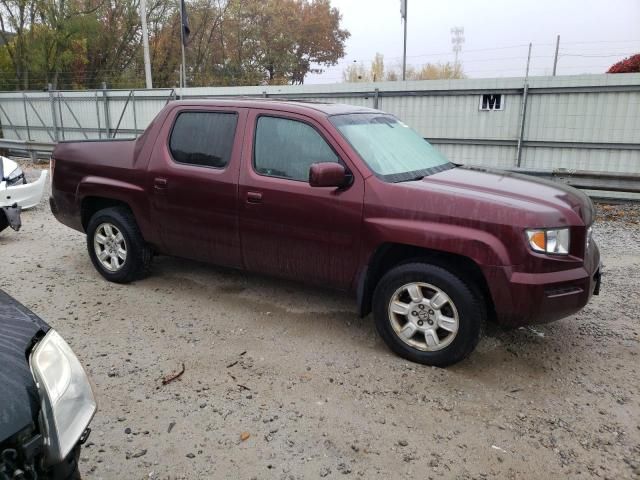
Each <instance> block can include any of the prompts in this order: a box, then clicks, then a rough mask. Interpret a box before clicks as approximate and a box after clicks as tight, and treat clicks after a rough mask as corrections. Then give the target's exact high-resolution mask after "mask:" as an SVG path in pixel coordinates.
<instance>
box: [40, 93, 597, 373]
mask: <svg viewBox="0 0 640 480" xmlns="http://www.w3.org/2000/svg"><path fill="white" fill-rule="evenodd" d="M51 172H52V196H51V201H50V203H51V210H52V211H53V213H54V215H55V216H56V218H57V219H58V220H59V221H60V222H62V223H64V224H65V225H68V226H69V227H71V228H74V229H76V230H79V231H81V232H86V234H87V247H88V251H89V256H90V257H91V261H92V262H93V264H94V265H95V267H96V269H97V270H98V271H99V272H100V273H101V274H102V276H103V277H105V278H106V279H107V280H109V281H113V282H122V283H124V282H129V281H131V280H134V279H136V278H139V277H140V276H142V275H143V274H144V273H145V271H146V270H147V267H148V266H149V263H150V262H151V259H152V257H153V255H154V254H166V255H175V256H179V257H188V258H192V259H196V260H202V261H205V262H211V263H215V264H219V265H226V266H229V267H235V268H240V269H245V270H251V271H256V272H262V273H266V274H270V275H275V276H280V277H284V278H289V279H294V280H298V281H302V282H307V283H311V284H317V285H322V286H327V287H332V288H336V289H340V290H345V291H350V292H353V293H354V295H355V296H356V297H357V302H358V312H359V314H360V315H362V316H364V315H366V314H368V313H369V312H370V311H373V314H374V318H375V323H376V327H377V329H378V331H379V333H380V335H381V336H382V338H383V339H384V341H385V342H386V343H387V344H388V346H389V347H390V348H391V349H392V350H393V351H394V352H396V353H397V354H399V355H401V356H403V357H405V358H407V359H409V360H412V361H415V362H420V363H424V364H427V365H436V366H445V365H449V364H452V363H455V362H457V361H460V360H461V359H463V358H465V357H466V356H467V355H468V354H469V353H470V352H471V351H472V350H473V349H474V348H475V346H476V345H477V343H478V340H479V338H480V335H481V333H482V330H483V325H484V323H485V321H487V320H497V321H498V322H499V323H502V324H505V325H509V326H519V325H525V324H532V323H541V322H550V321H553V320H557V319H559V318H562V317H565V316H567V315H571V314H573V313H575V312H577V311H579V310H580V309H581V308H582V307H584V306H585V304H586V303H587V302H588V301H589V299H590V297H591V295H592V294H594V293H595V294H597V293H598V290H599V286H600V255H599V252H598V247H597V246H596V244H595V242H594V241H593V239H592V238H591V225H592V223H593V219H594V208H593V204H592V203H591V201H590V200H589V198H588V197H587V196H586V195H584V194H583V193H581V192H579V191H577V190H575V189H573V188H570V187H566V186H563V185H560V184H556V183H552V182H548V181H543V180H539V179H534V178H532V177H527V176H522V175H517V174H513V173H507V172H502V171H490V170H487V169H479V168H467V167H463V166H459V165H455V164H453V163H451V162H449V161H448V160H447V159H446V158H444V157H443V156H442V155H441V154H440V153H438V151H437V150H435V149H434V148H433V147H432V146H431V145H430V144H429V143H427V142H426V141H425V140H424V139H423V138H422V137H420V136H419V135H418V134H417V133H415V132H414V131H413V130H411V129H410V128H409V127H408V126H407V125H405V124H404V123H402V122H401V121H399V120H398V119H397V118H395V117H394V116H392V115H389V114H386V113H383V112H380V111H377V110H371V109H367V108H358V107H352V106H347V105H335V104H324V103H303V102H284V101H275V100H206V101H205V100H203V101H181V102H173V103H170V104H169V105H167V106H166V107H165V108H164V110H162V111H161V112H160V113H159V114H158V116H157V117H156V118H155V120H154V121H153V122H152V123H151V125H149V127H148V128H147V129H146V131H145V132H144V133H143V134H142V135H141V136H140V137H139V138H137V139H135V140H123V141H119V140H117V141H115V140H112V141H83V142H61V143H60V144H58V146H57V147H56V149H55V151H54V152H53V156H52V160H51Z"/></svg>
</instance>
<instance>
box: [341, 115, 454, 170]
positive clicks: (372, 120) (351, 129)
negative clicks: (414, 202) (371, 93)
mask: <svg viewBox="0 0 640 480" xmlns="http://www.w3.org/2000/svg"><path fill="white" fill-rule="evenodd" d="M329 118H330V120H331V123H333V125H335V127H336V128H337V129H338V130H339V131H340V133H341V134H342V135H343V136H344V138H345V139H346V140H347V141H348V142H349V143H350V144H351V146H352V147H353V148H354V149H355V150H356V151H357V152H358V154H359V155H360V156H361V157H362V159H363V160H364V161H365V162H366V163H367V165H369V167H370V168H371V169H372V170H373V171H374V172H375V173H376V174H377V175H378V176H379V177H381V178H382V179H383V180H386V181H389V182H403V181H407V180H415V179H419V178H422V177H424V176H426V175H430V174H432V173H436V172H440V171H442V170H447V169H449V168H453V166H454V165H453V164H452V163H451V162H449V160H447V159H446V158H445V157H444V155H442V154H441V153H440V152H438V151H437V150H436V149H435V148H434V147H433V146H431V144H430V143H429V142H427V141H426V140H425V139H424V138H422V137H421V136H420V135H418V133H416V132H415V131H414V130H412V129H411V128H409V127H408V126H407V125H405V124H404V123H402V122H401V121H400V120H398V119H397V118H395V117H393V116H391V115H385V114H380V113H352V114H346V115H333V116H331V117H329Z"/></svg>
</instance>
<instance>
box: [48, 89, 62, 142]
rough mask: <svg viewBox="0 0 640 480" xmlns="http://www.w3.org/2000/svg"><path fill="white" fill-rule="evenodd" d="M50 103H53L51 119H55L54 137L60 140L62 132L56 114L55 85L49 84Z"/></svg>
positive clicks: (55, 139)
mask: <svg viewBox="0 0 640 480" xmlns="http://www.w3.org/2000/svg"><path fill="white" fill-rule="evenodd" d="M49 104H50V105H51V119H52V120H53V139H54V141H56V142H58V141H59V140H60V136H59V135H60V134H59V133H58V115H57V114H56V98H55V96H54V92H53V85H52V84H49Z"/></svg>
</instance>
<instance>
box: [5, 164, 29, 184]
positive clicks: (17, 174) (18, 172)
mask: <svg viewBox="0 0 640 480" xmlns="http://www.w3.org/2000/svg"><path fill="white" fill-rule="evenodd" d="M24 183H27V181H26V178H25V176H24V173H23V172H22V169H21V168H20V167H18V168H16V169H15V170H13V171H12V172H11V173H10V174H9V175H7V185H8V186H12V185H22V184H24Z"/></svg>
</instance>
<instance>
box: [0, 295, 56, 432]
mask: <svg viewBox="0 0 640 480" xmlns="http://www.w3.org/2000/svg"><path fill="white" fill-rule="evenodd" d="M49 328H50V327H49V325H47V324H46V323H45V322H44V321H43V320H41V319H40V318H39V317H38V316H36V315H35V314H34V313H33V312H31V311H29V310H28V309H27V308H25V307H24V306H23V305H21V304H20V303H18V302H16V301H15V300H14V299H13V298H11V297H10V296H9V295H7V294H6V293H5V292H4V291H2V290H0V442H2V441H4V440H6V439H7V438H9V437H11V436H12V435H14V434H16V433H18V432H19V431H20V430H22V429H24V428H25V427H28V426H29V425H31V424H32V423H33V422H34V420H35V418H36V416H37V414H38V412H39V405H40V401H39V396H38V390H37V388H36V384H35V381H34V379H33V376H32V375H31V370H30V369H29V361H28V355H29V352H30V351H31V347H32V346H33V342H34V340H35V339H36V338H37V336H38V335H39V334H43V333H44V332H47V331H48V330H49Z"/></svg>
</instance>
